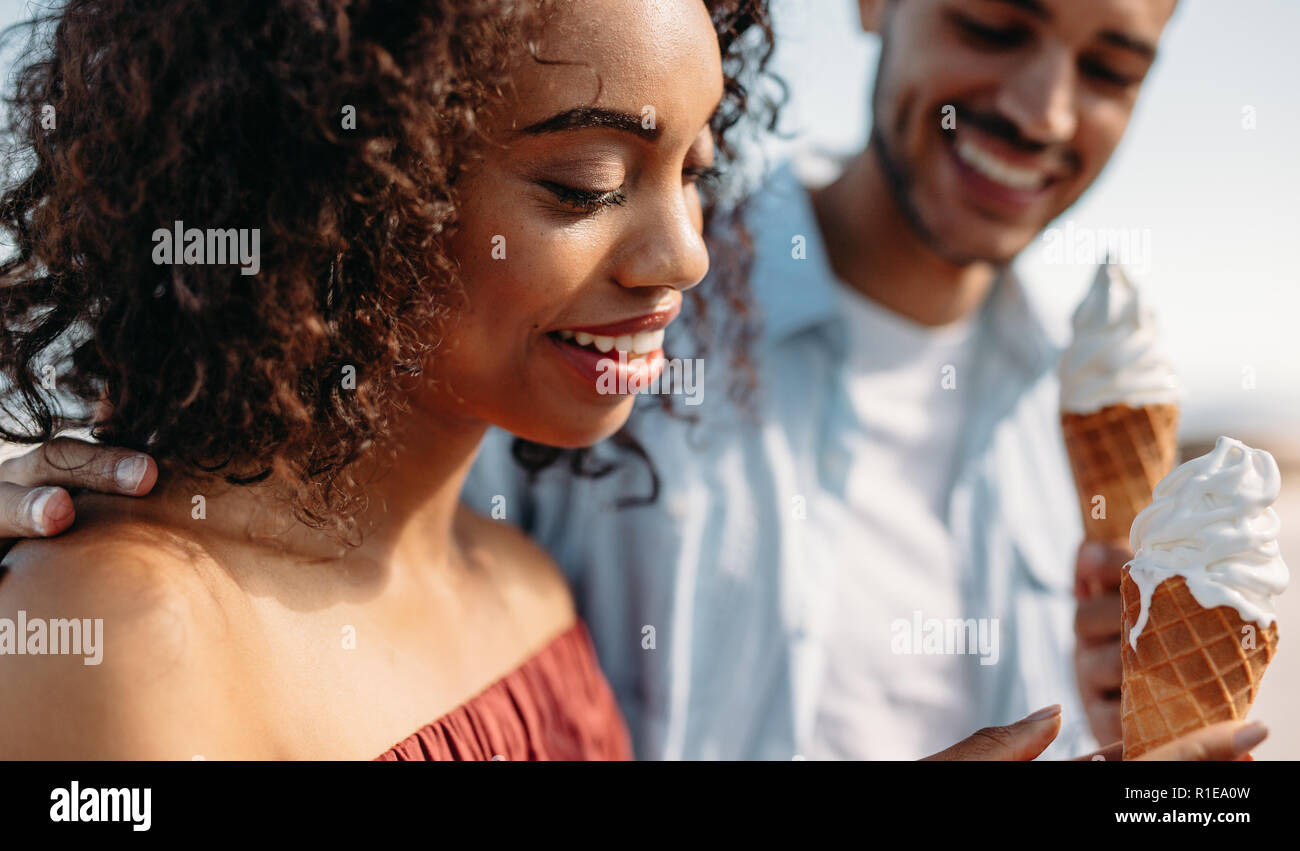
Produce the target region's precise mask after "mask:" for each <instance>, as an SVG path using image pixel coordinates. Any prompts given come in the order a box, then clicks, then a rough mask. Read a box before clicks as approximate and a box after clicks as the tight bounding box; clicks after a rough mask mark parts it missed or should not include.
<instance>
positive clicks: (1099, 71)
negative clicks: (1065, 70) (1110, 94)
mask: <svg viewBox="0 0 1300 851" xmlns="http://www.w3.org/2000/svg"><path fill="white" fill-rule="evenodd" d="M1079 70H1081V71H1083V73H1085V74H1087V75H1088V76H1089V77H1092V78H1093V79H1094V80H1100V81H1101V82H1103V83H1107V84H1109V85H1112V86H1120V87H1128V86H1133V85H1136V84H1137V82H1138V81H1137V80H1134V79H1133V78H1132V77H1126V76H1124V75H1123V74H1120V73H1118V72H1116V71H1112V70H1111V69H1110V68H1107V67H1106V66H1105V65H1103V64H1102V63H1100V62H1097V61H1096V60H1094V59H1083V60H1080V62H1079Z"/></svg>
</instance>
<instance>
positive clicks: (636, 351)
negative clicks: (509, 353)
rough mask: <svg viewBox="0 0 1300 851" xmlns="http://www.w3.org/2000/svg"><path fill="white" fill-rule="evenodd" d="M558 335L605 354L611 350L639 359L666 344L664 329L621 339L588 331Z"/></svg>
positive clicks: (558, 332)
mask: <svg viewBox="0 0 1300 851" xmlns="http://www.w3.org/2000/svg"><path fill="white" fill-rule="evenodd" d="M556 334H557V335H558V336H559V338H560V339H561V340H569V341H572V342H574V343H577V344H578V345H579V346H591V347H592V348H594V349H595V350H596V351H598V352H600V353H601V354H604V353H605V352H608V351H609V350H610V349H616V350H617V351H620V352H624V353H626V354H627V355H628V357H639V356H641V355H648V354H650V353H651V352H653V351H655V350H657V349H659V348H661V347H662V346H663V344H664V332H663V329H662V328H661V329H659V330H658V331H642V332H641V333H639V334H624V335H622V336H621V337H602V336H600V335H598V334H588V333H587V332H586V331H568V330H565V331H557V332H556Z"/></svg>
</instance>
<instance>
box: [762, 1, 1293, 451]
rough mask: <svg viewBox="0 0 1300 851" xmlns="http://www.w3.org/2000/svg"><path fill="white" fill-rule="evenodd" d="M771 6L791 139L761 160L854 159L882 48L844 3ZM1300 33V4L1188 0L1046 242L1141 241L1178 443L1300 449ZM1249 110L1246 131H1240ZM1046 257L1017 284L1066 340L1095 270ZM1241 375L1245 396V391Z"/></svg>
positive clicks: (1035, 259)
mask: <svg viewBox="0 0 1300 851" xmlns="http://www.w3.org/2000/svg"><path fill="white" fill-rule="evenodd" d="M775 3H776V14H777V26H778V36H779V38H780V39H781V40H780V42H779V46H778V55H777V67H776V70H777V72H778V73H780V74H781V75H782V76H784V77H785V78H786V79H787V81H788V82H789V83H790V84H791V89H792V92H791V102H790V106H789V107H788V109H787V110H786V112H785V115H784V129H786V130H787V131H790V132H795V133H798V134H799V137H798V139H797V140H795V141H793V142H782V143H776V144H774V145H773V148H774V150H777V151H781V152H783V153H797V152H798V151H799V150H801V149H810V150H825V151H828V152H832V153H845V152H849V151H853V150H855V149H860V148H861V146H862V145H863V144H865V141H866V132H867V127H868V121H869V120H870V110H869V92H870V88H869V86H870V80H871V78H872V76H873V75H874V71H875V62H876V56H877V50H878V42H877V40H876V39H875V37H873V36H869V35H866V34H864V33H863V32H862V30H861V27H860V26H859V23H858V17H857V4H856V2H854V0H775ZM1297 33H1300V2H1296V0H1244V2H1233V3H1230V2H1224V0H1183V2H1182V4H1181V6H1180V8H1179V10H1178V12H1177V14H1176V15H1175V16H1174V20H1173V22H1172V23H1171V24H1170V26H1169V29H1168V30H1167V31H1166V33H1165V38H1164V41H1163V43H1162V45H1161V57H1160V59H1159V61H1158V62H1157V64H1156V67H1155V68H1154V70H1153V71H1152V73H1151V75H1150V76H1149V77H1148V78H1147V82H1146V84H1145V85H1144V87H1143V93H1142V98H1141V101H1140V103H1139V105H1138V110H1137V113H1136V115H1135V117H1134V120H1133V123H1132V125H1131V126H1130V128H1129V132H1128V136H1127V137H1126V139H1125V141H1124V143H1123V145H1122V146H1121V147H1120V149H1119V151H1118V152H1117V153H1116V155H1115V157H1114V159H1112V161H1111V163H1110V165H1109V166H1108V168H1107V170H1106V171H1105V172H1104V173H1103V174H1102V177H1101V179H1100V180H1099V181H1098V182H1097V184H1095V185H1094V187H1093V188H1092V190H1090V192H1089V193H1088V194H1087V195H1085V196H1084V198H1083V199H1082V200H1081V201H1080V202H1079V204H1077V205H1076V206H1075V207H1074V208H1073V209H1071V210H1069V211H1067V213H1066V214H1065V215H1064V216H1063V217H1062V219H1061V221H1060V222H1057V223H1056V224H1055V226H1056V227H1060V228H1064V226H1065V223H1066V222H1071V221H1072V222H1073V224H1074V226H1075V227H1076V228H1080V227H1087V228H1120V229H1130V228H1137V229H1139V230H1149V231H1150V239H1151V243H1150V245H1151V248H1150V268H1149V269H1145V270H1142V271H1141V273H1140V274H1139V273H1138V272H1137V271H1132V272H1131V277H1132V278H1133V279H1134V280H1135V281H1136V282H1137V284H1138V285H1139V286H1140V287H1141V288H1142V291H1143V292H1144V293H1145V294H1146V297H1147V299H1148V301H1149V302H1150V303H1151V304H1152V306H1153V307H1154V309H1155V311H1156V315H1157V319H1158V321H1159V323H1160V326H1161V329H1162V331H1163V333H1164V335H1165V339H1166V343H1167V346H1168V349H1169V353H1170V356H1171V357H1172V359H1173V360H1174V363H1175V365H1176V366H1177V367H1178V370H1179V373H1180V376H1181V378H1182V380H1183V383H1184V385H1185V388H1186V394H1187V395H1186V398H1185V400H1184V437H1190V438H1196V437H1200V436H1203V435H1207V434H1208V435H1209V436H1213V435H1215V434H1219V433H1229V434H1231V435H1232V436H1234V437H1240V438H1242V439H1244V440H1247V442H1249V441H1250V440H1251V438H1252V436H1256V435H1258V436H1260V437H1261V438H1262V437H1263V436H1264V435H1273V434H1275V433H1279V432H1280V433H1282V434H1283V435H1287V434H1289V435H1295V434H1297V433H1300V322H1298V320H1300V286H1298V285H1297V284H1298V282H1300V272H1297V251H1296V248H1297V245H1300V206H1298V205H1300V51H1298V50H1297V49H1296V44H1295V39H1296V34H1297ZM1248 105H1249V106H1253V107H1255V113H1256V122H1257V129H1255V130H1253V131H1248V130H1243V129H1242V108H1243V107H1244V106H1248ZM1045 247H1046V246H1045V242H1043V241H1041V240H1040V241H1039V242H1038V243H1036V244H1034V245H1033V246H1031V247H1030V248H1029V249H1028V250H1027V251H1026V252H1025V254H1024V255H1023V256H1022V258H1021V260H1020V261H1019V262H1018V268H1019V270H1020V271H1021V273H1022V276H1023V277H1024V278H1025V279H1026V280H1027V282H1028V283H1029V285H1030V288H1031V291H1032V292H1033V294H1034V295H1035V297H1036V298H1037V300H1038V302H1039V304H1040V305H1041V306H1042V308H1043V311H1044V313H1045V314H1046V315H1047V318H1048V320H1049V323H1050V324H1051V325H1052V326H1053V329H1054V330H1055V331H1057V332H1058V333H1061V334H1065V333H1067V329H1068V318H1069V314H1070V312H1071V311H1072V309H1073V306H1074V305H1075V304H1076V303H1077V301H1078V300H1079V299H1080V298H1081V297H1082V295H1083V291H1084V288H1085V287H1086V286H1087V284H1088V283H1089V282H1090V281H1091V279H1092V276H1093V273H1094V271H1095V270H1094V269H1093V268H1092V267H1090V266H1087V265H1079V264H1075V265H1068V264H1067V265H1063V264H1054V265H1053V264H1048V263H1046V262H1045V256H1044V255H1045ZM1247 367H1253V369H1254V375H1255V384H1256V388H1255V389H1254V390H1244V389H1243V386H1242V385H1243V380H1242V378H1243V370H1244V369H1246V368H1247ZM1296 445H1298V446H1300V441H1298V442H1297V444H1296ZM1275 451H1276V450H1275Z"/></svg>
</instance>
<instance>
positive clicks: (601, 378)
mask: <svg viewBox="0 0 1300 851" xmlns="http://www.w3.org/2000/svg"><path fill="white" fill-rule="evenodd" d="M547 340H549V341H550V343H551V344H552V345H553V346H555V348H556V350H557V351H558V353H559V354H560V355H561V356H562V357H563V358H564V360H565V362H566V363H568V365H569V366H570V367H571V368H572V369H573V371H574V372H575V373H576V374H577V375H578V377H579V378H581V379H583V381H584V382H586V383H589V384H591V385H592V387H593V389H595V390H596V391H597V392H598V393H601V394H602V395H619V393H620V391H634V390H635V389H636V388H640V387H646V386H648V385H649V384H651V383H652V382H654V381H655V379H657V378H658V377H659V373H661V372H663V368H664V351H663V349H655V350H654V351H651V352H646V353H645V354H640V355H637V356H636V357H630V356H629V355H628V353H627V352H619V351H614V350H611V351H610V352H609V353H608V354H602V353H601V352H598V351H596V350H595V349H590V348H587V347H585V346H579V345H577V344H575V343H573V342H572V341H569V340H562V339H560V338H559V337H557V336H555V335H550V334H548V335H547Z"/></svg>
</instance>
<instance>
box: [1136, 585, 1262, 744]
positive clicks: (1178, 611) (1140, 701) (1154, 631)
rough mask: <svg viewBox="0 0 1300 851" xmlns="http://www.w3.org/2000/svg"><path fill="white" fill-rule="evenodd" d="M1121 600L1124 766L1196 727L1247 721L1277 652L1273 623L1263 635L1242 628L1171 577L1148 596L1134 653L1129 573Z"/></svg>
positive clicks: (1230, 613)
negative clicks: (1145, 612) (1147, 610)
mask: <svg viewBox="0 0 1300 851" xmlns="http://www.w3.org/2000/svg"><path fill="white" fill-rule="evenodd" d="M1120 596H1121V597H1122V598H1123V608H1124V612H1123V616H1122V617H1123V620H1122V628H1121V632H1120V636H1121V644H1122V648H1121V651H1120V658H1121V661H1122V663H1123V667H1124V674H1123V676H1124V679H1123V685H1122V687H1121V694H1120V724H1121V726H1122V727H1123V731H1124V759H1133V758H1135V757H1137V756H1140V755H1141V754H1143V753H1146V752H1147V751H1149V750H1151V749H1152V748H1154V747H1157V746H1159V745H1162V744H1164V743H1165V742H1168V741H1171V740H1173V739H1175V738H1177V737H1179V736H1183V735H1186V734H1187V733H1190V732H1192V731H1193V730H1198V729H1200V728H1201V727H1205V726H1208V725H1210V724H1214V723H1216V722H1219V721H1232V720H1241V719H1244V718H1245V717H1246V713H1247V712H1249V711H1250V705H1251V704H1252V703H1254V701H1255V696H1256V695H1257V694H1258V693H1259V683H1260V679H1261V678H1262V677H1263V676H1264V669H1265V668H1267V667H1268V663H1269V662H1271V661H1272V660H1273V654H1274V653H1276V652H1277V624H1276V623H1274V624H1271V625H1270V626H1269V627H1268V629H1263V628H1261V627H1259V626H1258V625H1257V624H1254V623H1249V622H1247V621H1243V620H1242V619H1241V616H1240V615H1238V614H1237V611H1236V609H1234V608H1232V607H1231V606H1216V607H1215V608H1213V609H1205V608H1202V607H1201V604H1200V603H1198V602H1196V598H1195V597H1193V596H1192V592H1191V590H1190V589H1189V588H1188V587H1187V581H1186V580H1185V579H1183V577H1181V576H1177V575H1174V576H1172V577H1171V578H1169V579H1166V580H1165V581H1163V582H1161V583H1160V584H1159V585H1157V586H1156V588H1155V591H1154V592H1153V593H1152V595H1151V607H1150V610H1149V614H1148V617H1147V623H1146V625H1145V626H1144V627H1143V628H1142V633H1141V635H1139V636H1138V640H1137V651H1136V652H1135V651H1134V650H1133V648H1132V646H1131V645H1130V644H1129V642H1128V635H1129V630H1130V629H1131V628H1132V626H1133V624H1134V622H1136V620H1137V617H1138V613H1139V612H1140V611H1141V601H1140V599H1139V595H1138V587H1137V584H1136V583H1134V582H1133V580H1132V579H1131V578H1130V577H1129V570H1128V567H1127V566H1125V568H1124V572H1123V578H1122V580H1121V584H1120ZM1247 626H1249V627H1250V629H1249V630H1246V631H1245V632H1243V628H1244V627H1247ZM1252 635H1253V642H1251V641H1249V640H1248V637H1249V636H1252ZM1251 644H1253V646H1243V645H1251Z"/></svg>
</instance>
